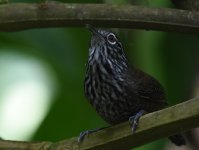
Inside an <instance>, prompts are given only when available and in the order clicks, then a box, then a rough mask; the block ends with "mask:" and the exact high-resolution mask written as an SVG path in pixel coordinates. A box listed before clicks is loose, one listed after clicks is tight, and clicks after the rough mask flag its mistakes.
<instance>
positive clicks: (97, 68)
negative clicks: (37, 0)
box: [79, 24, 186, 146]
mask: <svg viewBox="0 0 199 150" xmlns="http://www.w3.org/2000/svg"><path fill="white" fill-rule="evenodd" d="M86 27H87V28H88V29H89V30H90V31H91V33H92V37H91V41H90V48H89V55H88V62H87V64H86V73H85V80H84V93H85V96H86V98H87V99H88V101H89V103H90V104H91V106H92V107H93V108H94V109H95V110H96V112H97V113H98V114H99V115H100V116H101V118H102V119H104V120H105V121H106V122H107V123H109V124H110V125H115V124H119V123H122V122H124V121H129V122H130V123H131V126H132V127H131V128H132V133H134V132H135V131H136V128H137V126H138V125H139V118H140V117H141V116H143V115H144V114H146V113H150V112H154V111H157V110H160V109H163V108H165V107H167V102H166V96H165V92H164V89H163V87H162V85H161V84H160V83H159V82H158V81H157V80H156V79H155V78H154V77H152V76H150V75H148V74H147V73H145V72H143V71H141V70H140V69H138V68H136V67H135V66H133V65H131V64H130V63H129V61H128V59H127V56H126V54H125V52H124V50H123V47H122V44H121V42H120V40H119V38H118V36H117V35H116V34H115V33H114V32H112V31H110V30H105V29H97V28H95V27H93V26H92V25H89V24H87V25H86ZM92 132H95V130H88V131H85V132H82V133H81V134H80V137H79V139H80V140H82V138H84V136H85V135H87V134H90V133H92ZM169 139H170V140H171V141H172V142H173V143H174V144H176V145H177V146H182V145H185V144H186V141H185V139H184V137H183V136H182V135H181V134H176V135H173V136H170V137H169Z"/></svg>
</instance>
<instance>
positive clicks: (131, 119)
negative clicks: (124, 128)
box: [129, 110, 146, 134]
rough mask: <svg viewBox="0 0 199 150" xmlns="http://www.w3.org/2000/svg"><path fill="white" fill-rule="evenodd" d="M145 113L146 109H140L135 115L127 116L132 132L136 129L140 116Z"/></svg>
mask: <svg viewBox="0 0 199 150" xmlns="http://www.w3.org/2000/svg"><path fill="white" fill-rule="evenodd" d="M145 113H146V111H144V110H140V111H139V112H138V113H137V114H136V115H135V116H131V117H129V122H130V124H131V130H132V133H133V134H134V133H135V131H136V129H137V126H138V123H139V119H140V117H141V116H143V115H144V114H145Z"/></svg>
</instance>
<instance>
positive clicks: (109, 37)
mask: <svg viewBox="0 0 199 150" xmlns="http://www.w3.org/2000/svg"><path fill="white" fill-rule="evenodd" d="M107 40H108V42H109V43H110V44H112V45H113V44H115V43H116V37H115V35H114V34H113V33H110V34H108V35H107Z"/></svg>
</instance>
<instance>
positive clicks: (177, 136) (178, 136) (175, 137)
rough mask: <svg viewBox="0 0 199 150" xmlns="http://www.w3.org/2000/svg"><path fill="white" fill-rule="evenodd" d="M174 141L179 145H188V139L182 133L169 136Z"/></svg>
mask: <svg viewBox="0 0 199 150" xmlns="http://www.w3.org/2000/svg"><path fill="white" fill-rule="evenodd" d="M169 139H170V140H171V142H172V143H174V144H175V145H177V146H182V145H186V140H185V138H184V137H183V136H182V135H181V134H175V135H172V136H170V137H169Z"/></svg>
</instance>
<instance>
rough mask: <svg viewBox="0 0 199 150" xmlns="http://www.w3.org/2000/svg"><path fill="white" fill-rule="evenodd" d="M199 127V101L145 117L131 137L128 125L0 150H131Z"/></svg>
mask: <svg viewBox="0 0 199 150" xmlns="http://www.w3.org/2000/svg"><path fill="white" fill-rule="evenodd" d="M198 126H199V97H198V98H194V99H192V100H189V101H186V102H183V103H181V104H178V105H175V106H172V107H169V108H166V109H163V110H160V111H157V112H153V113H150V114H147V115H144V116H143V117H141V118H140V123H139V126H138V129H137V131H136V133H135V134H134V135H132V132H131V128H130V125H129V123H128V122H125V123H122V124H119V125H116V126H112V127H110V128H106V129H104V130H101V131H98V132H96V133H93V134H90V135H89V136H88V137H86V138H85V139H84V141H83V143H81V144H78V143H77V139H76V138H71V139H68V140H63V141H60V142H57V143H51V142H37V143H31V142H14V141H3V140H2V141H0V149H1V150H7V149H9V150H16V149H17V150H25V149H26V150H109V149H114V150H121V149H124V150H125V149H130V148H134V147H138V146H140V145H144V144H146V143H149V142H152V141H154V140H157V139H160V138H163V137H168V136H170V135H173V134H175V133H179V132H183V131H187V130H189V129H191V128H194V127H198Z"/></svg>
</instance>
